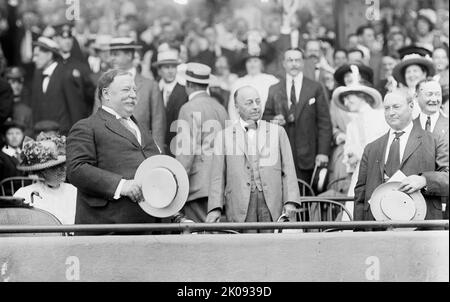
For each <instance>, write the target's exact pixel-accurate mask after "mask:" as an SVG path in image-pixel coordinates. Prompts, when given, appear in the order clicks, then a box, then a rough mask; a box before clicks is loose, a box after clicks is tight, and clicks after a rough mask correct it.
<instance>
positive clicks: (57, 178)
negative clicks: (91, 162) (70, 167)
mask: <svg viewBox="0 0 450 302" xmlns="http://www.w3.org/2000/svg"><path fill="white" fill-rule="evenodd" d="M41 174H42V177H43V178H44V179H45V182H46V183H47V184H48V185H49V186H51V187H59V185H60V184H62V183H63V182H65V181H66V165H65V164H62V165H59V166H56V167H52V168H49V169H46V170H44V171H42V172H41Z"/></svg>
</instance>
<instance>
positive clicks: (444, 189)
mask: <svg viewBox="0 0 450 302" xmlns="http://www.w3.org/2000/svg"><path fill="white" fill-rule="evenodd" d="M435 141H436V170H435V171H428V172H423V173H422V176H424V177H425V178H426V180H427V186H426V192H425V194H426V195H433V196H448V191H449V188H448V185H449V182H448V179H449V173H448V170H449V167H448V153H449V150H448V137H447V138H445V137H444V136H443V135H441V136H439V137H435Z"/></svg>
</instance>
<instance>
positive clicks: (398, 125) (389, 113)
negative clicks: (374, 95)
mask: <svg viewBox="0 0 450 302" xmlns="http://www.w3.org/2000/svg"><path fill="white" fill-rule="evenodd" d="M383 106H384V117H385V119H386V122H387V123H388V124H389V126H390V127H391V128H392V129H394V130H396V131H401V130H403V129H405V128H406V127H407V126H408V125H409V123H411V121H412V119H413V115H412V114H413V108H414V102H413V100H412V99H411V98H409V97H408V96H406V95H405V94H404V93H401V92H398V91H396V92H392V93H388V94H386V96H385V97H384V102H383Z"/></svg>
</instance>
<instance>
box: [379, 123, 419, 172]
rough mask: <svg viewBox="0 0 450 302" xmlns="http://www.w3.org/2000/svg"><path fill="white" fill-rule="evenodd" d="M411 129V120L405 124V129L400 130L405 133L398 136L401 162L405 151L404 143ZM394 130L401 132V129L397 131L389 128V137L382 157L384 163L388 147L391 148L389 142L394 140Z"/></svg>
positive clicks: (406, 141) (387, 154)
mask: <svg viewBox="0 0 450 302" xmlns="http://www.w3.org/2000/svg"><path fill="white" fill-rule="evenodd" d="M412 129H413V123H412V122H411V123H409V125H408V126H406V128H405V129H403V130H402V131H404V132H405V133H404V134H403V135H402V136H400V162H402V160H403V154H404V153H405V148H406V144H407V143H408V139H409V135H410V134H411V131H412ZM395 132H401V131H397V130H394V129H390V130H389V139H388V143H387V146H386V155H385V157H384V163H386V162H387V160H388V156H389V149H390V148H391V144H392V142H393V141H394V138H395Z"/></svg>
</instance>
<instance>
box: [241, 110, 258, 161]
mask: <svg viewBox="0 0 450 302" xmlns="http://www.w3.org/2000/svg"><path fill="white" fill-rule="evenodd" d="M239 122H240V124H241V126H242V129H244V132H246V134H247V138H248V139H247V152H248V154H250V155H256V150H257V144H258V142H257V140H256V131H257V130H256V129H248V131H247V129H245V128H246V127H247V126H248V125H249V123H247V122H246V121H244V120H243V119H242V118H239ZM259 122H260V121H257V122H256V125H257V126H259Z"/></svg>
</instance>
